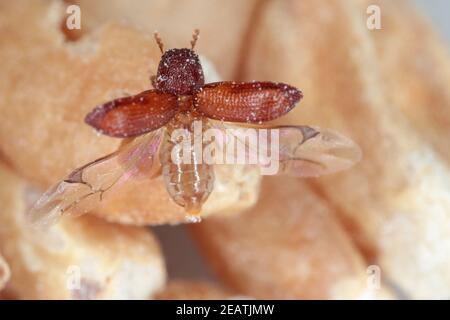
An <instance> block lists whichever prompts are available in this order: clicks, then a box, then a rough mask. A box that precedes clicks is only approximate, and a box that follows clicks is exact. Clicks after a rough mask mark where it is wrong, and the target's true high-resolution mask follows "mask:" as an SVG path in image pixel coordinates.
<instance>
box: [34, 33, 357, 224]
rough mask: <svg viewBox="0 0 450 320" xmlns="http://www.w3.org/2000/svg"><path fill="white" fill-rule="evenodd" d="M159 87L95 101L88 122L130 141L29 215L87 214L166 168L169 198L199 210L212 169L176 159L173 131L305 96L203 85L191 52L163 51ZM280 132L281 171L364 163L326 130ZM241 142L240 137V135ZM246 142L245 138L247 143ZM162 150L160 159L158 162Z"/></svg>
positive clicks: (267, 115)
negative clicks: (115, 192) (129, 184)
mask: <svg viewBox="0 0 450 320" xmlns="http://www.w3.org/2000/svg"><path fill="white" fill-rule="evenodd" d="M155 39H156V41H157V43H158V45H159V47H160V50H161V53H162V58H161V61H160V63H159V66H158V71H157V75H156V76H154V77H152V78H151V81H152V84H153V87H154V89H152V90H148V91H144V92H142V93H139V94H137V95H134V96H129V97H124V98H120V99H116V100H113V101H110V102H107V103H105V104H102V105H99V106H97V107H96V108H95V109H94V110H93V111H92V112H90V113H89V114H88V115H87V116H86V119H85V121H86V123H87V124H89V125H91V126H92V127H94V128H95V129H96V130H97V131H98V132H100V133H102V134H105V135H109V136H112V137H117V138H133V140H132V141H131V142H129V143H127V144H125V145H124V146H123V147H122V148H120V149H119V150H118V151H117V152H115V153H113V154H111V155H109V156H106V157H103V158H101V159H98V160H95V161H93V162H91V163H89V164H87V165H85V166H83V167H81V168H79V169H76V170H75V171H74V172H72V174H71V175H69V177H68V178H67V179H65V180H63V181H62V182H60V183H58V184H57V185H55V186H54V187H53V188H51V189H50V190H49V191H47V192H46V193H45V194H44V195H43V197H42V198H41V199H40V200H39V201H38V202H37V204H36V205H35V206H34V208H33V209H32V211H31V215H32V219H33V220H38V221H40V222H43V223H47V222H48V221H50V220H54V218H58V217H60V216H62V215H64V214H80V213H85V212H87V211H89V210H90V209H91V208H92V207H93V205H95V204H96V203H98V202H99V201H101V200H102V199H103V194H104V193H105V192H106V191H108V190H110V189H111V187H112V186H114V185H118V184H119V182H125V181H126V180H129V178H130V177H133V176H136V175H137V174H139V175H142V173H146V174H148V176H149V177H151V175H154V173H155V172H158V170H157V168H156V167H159V166H161V167H162V174H163V176H164V180H165V182H166V187H167V190H168V192H169V194H170V196H171V197H172V199H173V200H174V201H175V202H176V203H177V204H179V205H180V206H183V207H185V209H186V212H187V214H188V215H191V216H192V215H198V214H199V213H200V211H201V208H202V205H203V203H204V202H205V201H206V200H207V198H208V196H209V195H210V193H211V191H212V189H213V182H214V168H213V165H212V164H210V163H204V162H201V161H197V160H198V159H197V160H195V159H196V155H195V152H196V151H195V150H194V149H191V153H192V157H191V158H192V159H193V161H189V163H183V162H174V161H173V157H171V156H172V154H173V151H174V145H175V143H174V141H173V140H172V139H171V135H172V134H173V133H174V131H176V130H178V129H180V128H183V129H185V130H187V131H188V132H189V133H193V131H194V123H196V122H201V123H202V125H203V126H202V130H203V131H204V130H208V129H209V128H211V127H215V128H218V130H223V127H224V125H222V126H221V125H215V124H214V123H212V121H210V119H212V120H216V121H217V120H218V122H219V123H222V122H239V123H248V124H261V123H263V122H265V121H269V120H272V119H275V118H278V117H280V116H282V115H284V114H286V113H287V112H289V111H290V110H291V109H292V108H293V107H294V106H295V105H296V103H298V102H299V101H300V99H301V98H302V93H301V92H300V91H299V90H298V89H296V88H294V87H292V86H289V85H287V84H283V83H273V82H249V83H237V82H216V83H209V84H205V80H204V74H203V69H202V66H201V64H200V60H199V57H198V56H197V54H196V53H195V52H194V50H193V49H194V47H195V43H196V41H197V39H198V31H197V30H196V32H195V33H194V36H193V40H192V41H191V45H192V47H191V49H187V48H183V49H171V50H168V51H164V50H163V44H162V41H161V39H160V38H159V36H158V35H157V34H155ZM272 130H278V131H279V141H277V143H278V144H279V148H278V150H277V151H278V152H279V159H278V161H279V162H280V164H281V166H280V168H279V170H278V174H282V173H284V174H289V175H294V176H318V175H321V174H325V173H331V172H335V171H338V170H342V169H345V168H347V167H349V166H350V165H352V164H353V163H355V162H356V161H358V160H359V157H360V151H359V148H358V147H357V146H356V145H355V144H354V143H353V142H352V141H350V140H349V139H347V138H345V137H343V136H341V135H339V134H337V133H334V132H332V131H329V130H322V129H319V128H315V127H314V128H312V127H307V126H284V127H276V128H272ZM236 138H237V139H240V140H244V138H243V137H239V136H236ZM246 143H247V142H245V141H244V144H246ZM157 154H159V155H160V157H159V160H160V161H159V162H158V161H154V160H155V159H156V155H157Z"/></svg>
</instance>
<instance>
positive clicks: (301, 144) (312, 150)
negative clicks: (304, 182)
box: [275, 126, 361, 177]
mask: <svg viewBox="0 0 450 320" xmlns="http://www.w3.org/2000/svg"><path fill="white" fill-rule="evenodd" d="M275 129H279V163H280V167H279V171H278V174H287V175H291V176H296V177H317V176H321V175H324V174H330V173H334V172H338V171H341V170H345V169H348V168H349V167H351V166H352V165H354V164H355V163H357V162H359V161H360V160H361V149H360V148H359V146H358V145H357V144H356V143H354V142H353V141H352V140H350V139H349V138H347V137H345V136H344V135H342V134H340V133H337V132H335V131H333V130H329V129H321V128H318V127H309V126H282V127H276V128H275Z"/></svg>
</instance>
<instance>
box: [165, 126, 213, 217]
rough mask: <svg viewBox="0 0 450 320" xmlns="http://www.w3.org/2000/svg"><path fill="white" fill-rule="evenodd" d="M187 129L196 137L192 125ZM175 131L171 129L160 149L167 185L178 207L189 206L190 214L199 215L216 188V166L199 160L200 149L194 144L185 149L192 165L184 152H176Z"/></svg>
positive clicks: (187, 207)
mask: <svg viewBox="0 0 450 320" xmlns="http://www.w3.org/2000/svg"><path fill="white" fill-rule="evenodd" d="M185 128H186V129H188V131H189V132H190V134H191V137H193V133H192V130H191V128H192V126H190V125H188V126H185ZM173 130H174V128H171V127H170V126H169V127H168V128H167V131H166V134H165V137H164V140H163V142H162V145H161V150H160V160H161V165H162V174H163V178H164V182H165V184H166V188H167V191H168V192H169V194H170V196H171V198H172V199H173V200H174V201H175V202H176V203H177V204H178V205H180V206H183V207H185V210H186V212H187V213H188V214H189V215H198V214H199V213H200V211H201V209H202V206H203V203H205V201H206V200H207V199H208V197H209V195H210V194H211V191H212V189H213V186H214V170H213V166H212V165H209V164H206V163H204V162H203V161H202V160H201V159H199V158H198V157H197V153H196V152H197V151H198V150H195V148H194V144H193V143H191V144H190V147H189V148H190V149H188V150H186V149H185V150H184V151H185V152H186V151H187V152H188V153H189V157H190V161H189V162H190V163H186V161H182V160H183V159H180V158H179V157H180V153H178V152H174V148H175V145H176V142H174V141H172V137H171V134H172V132H173ZM202 148H203V145H202ZM172 157H175V158H176V159H172ZM177 157H178V158H177ZM174 160H175V161H174Z"/></svg>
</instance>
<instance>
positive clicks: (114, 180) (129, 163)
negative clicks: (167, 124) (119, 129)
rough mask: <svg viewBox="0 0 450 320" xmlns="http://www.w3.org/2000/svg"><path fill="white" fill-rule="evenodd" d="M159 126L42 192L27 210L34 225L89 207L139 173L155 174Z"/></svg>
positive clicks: (52, 220)
mask: <svg viewBox="0 0 450 320" xmlns="http://www.w3.org/2000/svg"><path fill="white" fill-rule="evenodd" d="M161 131H162V129H161V130H158V131H154V132H151V133H148V134H146V135H143V136H141V137H138V138H136V139H134V140H133V141H131V142H129V143H128V144H126V145H124V146H123V147H122V148H120V149H119V150H118V151H116V152H114V153H112V154H110V155H107V156H105V157H102V158H100V159H97V160H95V161H93V162H90V163H88V164H86V165H84V166H82V167H80V168H78V169H76V170H74V171H73V172H72V173H71V174H70V175H69V176H68V177H67V178H66V179H64V180H63V181H61V182H59V183H57V184H56V185H54V186H53V187H51V188H50V189H49V190H48V191H47V192H45V193H44V194H43V195H42V196H41V198H40V199H39V200H38V201H37V202H36V204H35V205H34V206H33V208H32V209H31V210H30V212H29V218H30V220H31V222H32V223H33V224H35V225H41V226H46V225H50V224H53V223H54V222H56V221H57V220H58V219H59V218H60V217H62V216H77V215H81V214H85V213H87V212H88V211H90V210H92V209H93V208H94V207H95V206H96V205H97V204H99V202H101V201H102V200H103V199H104V197H105V196H106V195H107V194H109V193H111V189H112V188H113V187H114V190H116V188H117V187H119V186H121V185H123V184H124V183H126V182H127V181H129V180H130V179H135V178H137V177H139V176H142V175H147V176H148V177H151V176H155V175H156V173H157V172H158V169H159V162H158V161H156V159H157V156H156V155H157V153H158V148H159V145H160V142H161Z"/></svg>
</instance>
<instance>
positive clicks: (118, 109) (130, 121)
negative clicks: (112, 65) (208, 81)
mask: <svg viewBox="0 0 450 320" xmlns="http://www.w3.org/2000/svg"><path fill="white" fill-rule="evenodd" d="M177 109H178V108H177V97H176V96H174V95H172V94H168V93H162V92H159V91H156V90H147V91H144V92H141V93H139V94H137V95H134V96H129V97H124V98H119V99H116V100H112V101H110V102H107V103H104V104H102V105H99V106H97V107H96V108H95V109H94V110H92V111H91V112H90V113H89V114H88V115H87V116H86V118H85V122H86V123H87V124H89V125H91V126H92V127H94V128H95V129H96V130H97V131H99V132H101V133H103V134H106V135H109V136H113V137H118V138H126V137H134V136H138V135H141V134H144V133H147V132H150V131H153V130H156V129H158V128H160V127H162V126H163V125H165V124H166V123H167V122H169V121H170V119H172V117H173V116H174V115H175V113H176V112H177Z"/></svg>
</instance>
